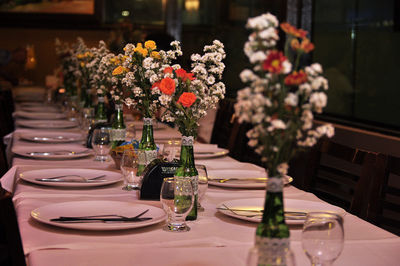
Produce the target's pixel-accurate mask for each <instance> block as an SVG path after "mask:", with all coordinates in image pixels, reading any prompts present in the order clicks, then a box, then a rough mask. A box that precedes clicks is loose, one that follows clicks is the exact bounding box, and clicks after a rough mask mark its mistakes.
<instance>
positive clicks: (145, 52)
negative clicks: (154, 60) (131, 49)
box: [136, 47, 149, 57]
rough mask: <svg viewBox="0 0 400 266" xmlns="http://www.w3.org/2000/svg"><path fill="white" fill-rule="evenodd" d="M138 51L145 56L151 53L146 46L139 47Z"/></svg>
mask: <svg viewBox="0 0 400 266" xmlns="http://www.w3.org/2000/svg"><path fill="white" fill-rule="evenodd" d="M136 52H138V53H140V54H141V55H142V56H143V57H146V56H147V55H148V54H149V51H148V50H147V49H145V48H141V47H140V48H137V50H136Z"/></svg>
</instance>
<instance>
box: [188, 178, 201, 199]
mask: <svg viewBox="0 0 400 266" xmlns="http://www.w3.org/2000/svg"><path fill="white" fill-rule="evenodd" d="M189 178H190V179H192V187H193V194H194V195H197V194H198V193H199V176H198V175H196V176H190V177H189Z"/></svg>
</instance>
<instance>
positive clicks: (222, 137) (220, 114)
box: [210, 99, 236, 148]
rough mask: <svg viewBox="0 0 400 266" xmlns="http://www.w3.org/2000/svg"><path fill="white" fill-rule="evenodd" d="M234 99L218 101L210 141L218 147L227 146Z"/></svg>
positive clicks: (231, 124)
mask: <svg viewBox="0 0 400 266" xmlns="http://www.w3.org/2000/svg"><path fill="white" fill-rule="evenodd" d="M235 101H236V100H235V99H223V100H221V101H220V102H219V108H218V111H217V115H216V117H215V122H214V127H213V131H212V134H211V141H210V142H211V143H213V144H218V147H220V148H228V142H229V136H230V134H231V131H232V128H233V120H234V113H235V110H234V105H235Z"/></svg>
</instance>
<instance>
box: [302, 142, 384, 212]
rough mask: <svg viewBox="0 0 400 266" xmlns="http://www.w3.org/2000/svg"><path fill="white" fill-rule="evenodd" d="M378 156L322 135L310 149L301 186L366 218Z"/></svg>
mask: <svg viewBox="0 0 400 266" xmlns="http://www.w3.org/2000/svg"><path fill="white" fill-rule="evenodd" d="M377 156H378V155H377V154H376V153H373V152H368V151H364V150H359V149H356V148H351V147H348V146H344V145H341V144H338V143H335V142H333V141H330V140H327V139H322V140H321V141H320V142H319V143H318V144H317V145H316V147H314V148H313V149H312V151H311V152H310V155H309V160H308V162H307V166H306V174H305V177H304V184H303V185H304V188H305V189H306V190H308V191H310V192H312V193H314V194H315V195H316V196H317V197H319V198H321V199H323V200H325V201H327V202H329V203H331V204H334V205H336V206H339V207H342V208H344V209H345V210H346V211H348V212H350V213H352V214H355V215H357V216H359V217H361V218H364V219H365V218H366V215H367V209H368V200H367V199H368V198H369V194H370V190H369V188H370V184H371V180H372V179H373V177H374V174H375V171H376V169H375V168H376V160H377Z"/></svg>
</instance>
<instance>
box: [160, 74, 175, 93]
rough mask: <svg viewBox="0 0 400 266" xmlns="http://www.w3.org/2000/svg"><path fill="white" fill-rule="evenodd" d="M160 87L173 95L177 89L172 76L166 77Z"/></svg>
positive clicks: (164, 91)
mask: <svg viewBox="0 0 400 266" xmlns="http://www.w3.org/2000/svg"><path fill="white" fill-rule="evenodd" d="M159 88H160V90H161V91H162V92H163V93H164V94H167V95H171V94H172V93H174V91H175V81H174V80H173V79H172V78H164V79H163V80H161V82H160V87H159Z"/></svg>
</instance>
